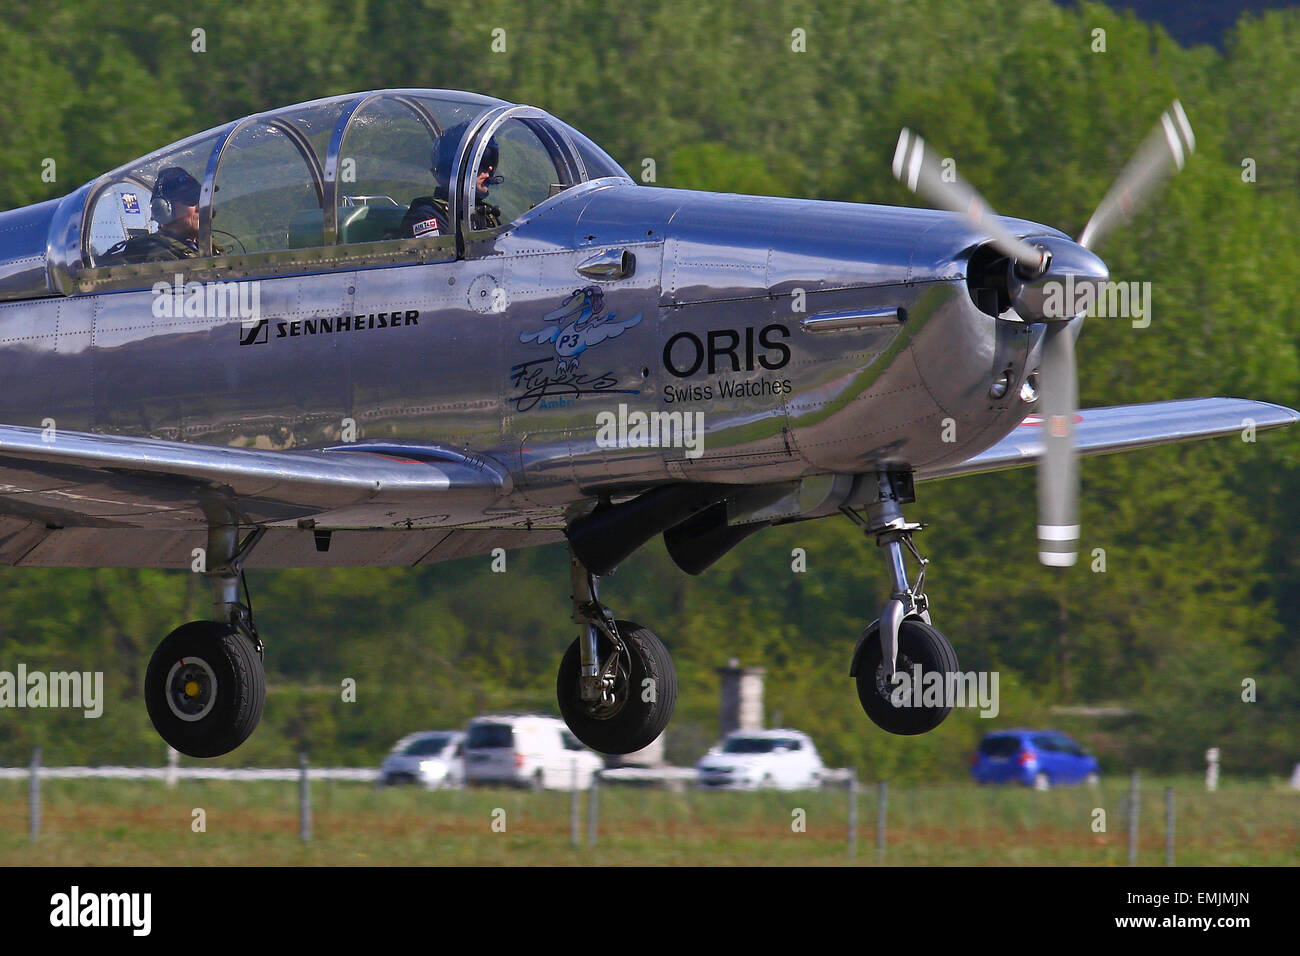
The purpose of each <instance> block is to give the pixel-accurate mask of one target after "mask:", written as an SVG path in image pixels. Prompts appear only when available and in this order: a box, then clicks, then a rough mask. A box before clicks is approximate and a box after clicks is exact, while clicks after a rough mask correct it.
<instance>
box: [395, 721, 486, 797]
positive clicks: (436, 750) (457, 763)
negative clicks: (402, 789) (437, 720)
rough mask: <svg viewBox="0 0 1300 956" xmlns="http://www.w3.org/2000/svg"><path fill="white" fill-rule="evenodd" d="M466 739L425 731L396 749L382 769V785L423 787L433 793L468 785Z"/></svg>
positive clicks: (454, 733) (455, 734) (458, 733)
mask: <svg viewBox="0 0 1300 956" xmlns="http://www.w3.org/2000/svg"><path fill="white" fill-rule="evenodd" d="M464 746H465V735H464V733H462V732H461V731H459V730H424V731H421V732H419V733H416V734H408V735H407V736H405V737H403V738H402V739H401V740H399V741H398V742H397V743H396V744H394V745H393V749H392V751H390V752H389V754H388V756H387V757H385V758H384V762H383V764H382V765H381V766H380V768H379V782H380V783H382V784H385V785H387V784H395V783H419V784H422V785H424V786H425V787H426V788H428V789H430V790H434V789H438V788H440V787H462V786H464V785H465V754H464Z"/></svg>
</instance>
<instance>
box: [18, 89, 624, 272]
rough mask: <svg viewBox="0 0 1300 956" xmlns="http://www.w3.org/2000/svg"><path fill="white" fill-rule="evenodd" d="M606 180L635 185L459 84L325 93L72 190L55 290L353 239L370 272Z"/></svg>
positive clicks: (532, 120)
mask: <svg viewBox="0 0 1300 956" xmlns="http://www.w3.org/2000/svg"><path fill="white" fill-rule="evenodd" d="M471 170H473V173H472V174H471V173H470V171H471ZM605 177H618V178H620V179H624V180H626V179H627V178H628V177H627V174H626V173H625V172H624V171H623V170H622V169H621V168H620V167H619V166H618V164H617V163H615V162H614V161H613V160H612V159H611V158H610V157H609V156H608V155H607V154H606V153H605V152H604V151H603V150H601V149H600V147H598V146H597V145H596V144H595V143H593V142H591V141H590V140H589V139H587V138H586V137H585V136H583V135H582V134H581V133H579V132H578V131H577V130H574V129H573V128H572V127H570V126H568V125H567V124H565V123H563V122H561V121H560V120H557V119H556V118H555V117H552V116H550V115H549V114H547V113H544V112H543V111H541V110H538V109H535V108H533V107H529V106H516V105H512V104H509V103H505V102H503V101H501V100H496V99H492V98H490V97H486V96H479V95H477V94H473V93H462V92H455V91H447V90H380V91H375V92H368V93H354V94H348V95H344V96H336V97H331V98H329V99H323V100H316V101H313V102H310V103H302V104H298V105H294V106H288V107H284V108H282V109H277V110H272V111H271V112H267V113H260V114H257V115H254V116H249V117H246V118H244V119H241V120H237V121H235V122H232V123H228V124H226V125H225V126H222V127H219V128H217V129H213V130H208V131H207V132H204V133H199V134H197V135H195V136H191V137H189V138H188V139H185V140H181V141H180V142H178V143H173V144H172V145H170V146H167V147H165V148H163V149H160V150H158V151H156V152H154V153H151V154H149V155H148V156H145V157H143V158H142V159H139V160H136V161H135V162H132V163H128V164H126V165H125V166H122V167H120V168H119V169H116V170H113V171H112V172H110V173H107V174H105V175H103V176H101V177H99V178H98V179H96V180H95V181H94V182H92V183H89V184H87V185H86V186H84V187H82V189H80V190H78V192H77V193H74V194H73V195H71V196H69V197H67V198H66V199H65V200H63V202H62V203H61V204H60V205H59V206H58V209H57V212H54V213H53V215H52V216H51V219H52V221H51V225H50V230H49V240H50V242H49V249H50V251H51V260H52V261H51V262H50V263H49V267H50V268H49V272H50V276H49V278H50V283H49V291H51V292H52V291H62V292H64V293H73V292H77V291H93V290H97V289H100V288H113V287H118V288H120V287H123V286H124V285H130V284H131V281H132V280H140V279H146V278H149V277H150V276H152V274H153V273H154V272H159V271H160V270H159V268H158V266H157V263H158V262H163V261H171V260H175V259H178V258H184V259H187V260H192V261H190V262H189V263H188V266H187V270H188V271H192V272H195V273H196V275H197V277H202V275H203V274H205V273H211V274H212V275H214V276H215V275H219V274H221V273H222V272H223V271H227V272H228V271H229V270H231V269H245V268H247V269H255V270H258V271H263V272H268V271H269V272H270V273H271V274H274V273H275V272H276V271H282V272H287V271H301V269H302V268H303V267H304V266H311V265H312V264H313V263H315V264H318V265H319V264H322V263H327V262H337V260H338V259H339V258H340V252H341V250H340V248H339V247H341V246H347V247H348V249H347V250H346V252H345V253H344V255H346V257H347V259H348V261H349V264H353V263H354V260H355V263H356V264H358V265H367V264H375V265H381V264H385V263H391V262H412V261H427V260H437V259H439V258H453V257H454V256H455V255H456V249H457V236H458V235H459V236H460V237H461V238H462V239H466V238H473V237H475V236H479V235H491V234H492V233H494V232H497V231H504V230H506V229H508V228H509V226H510V224H511V223H514V222H515V221H516V220H518V219H519V218H520V217H521V216H524V215H525V214H526V213H528V211H529V210H531V209H533V208H534V207H535V206H538V205H540V204H541V203H543V202H545V201H546V200H547V199H548V198H550V197H551V196H554V195H556V194H558V193H560V192H563V191H564V190H566V189H569V188H571V187H572V186H575V185H577V184H579V183H583V182H587V181H590V180H594V179H601V178H605ZM196 193H197V203H195V194H196ZM430 209H432V210H433V212H432V213H430ZM5 215H9V214H5ZM42 251H43V250H42ZM150 281H152V279H150ZM0 291H3V290H0ZM28 294H38V295H39V294H48V292H45V293H42V292H34V291H33V292H31V293H28Z"/></svg>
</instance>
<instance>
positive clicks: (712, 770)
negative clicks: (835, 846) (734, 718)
mask: <svg viewBox="0 0 1300 956" xmlns="http://www.w3.org/2000/svg"><path fill="white" fill-rule="evenodd" d="M695 768H696V770H697V771H698V774H699V776H698V778H697V779H698V782H699V785H700V786H701V787H709V788H713V789H724V788H725V789H730V790H758V789H763V788H772V789H778V790H807V789H811V788H814V787H819V786H821V781H822V775H823V773H824V772H825V770H826V767H825V765H824V764H823V763H822V758H821V756H820V755H819V754H818V753H817V748H816V747H815V746H813V742H812V740H811V739H810V738H809V737H808V735H807V734H805V733H802V732H801V731H798V730H784V729H783V730H737V731H734V732H732V733H730V734H728V735H727V736H726V737H724V738H722V742H721V743H719V744H718V745H717V746H716V747H714V748H713V749H712V750H710V751H709V752H708V753H707V754H705V755H704V756H703V757H701V758H700V761H699V763H697V764H696V765H695Z"/></svg>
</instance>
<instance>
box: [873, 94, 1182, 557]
mask: <svg viewBox="0 0 1300 956" xmlns="http://www.w3.org/2000/svg"><path fill="white" fill-rule="evenodd" d="M1195 146H1196V138H1195V136H1194V135H1193V134H1192V127H1191V124H1190V123H1188V121H1187V114H1186V113H1184V112H1183V107H1182V104H1180V103H1179V102H1178V101H1177V100H1175V101H1174V102H1173V105H1172V106H1170V107H1169V109H1167V110H1165V112H1164V113H1163V114H1162V115H1161V117H1160V122H1159V123H1158V124H1156V127H1155V129H1153V130H1152V131H1151V133H1150V134H1149V135H1148V136H1147V138H1146V139H1145V140H1144V141H1143V143H1142V145H1141V146H1139V147H1138V150H1137V152H1136V153H1135V154H1134V156H1133V158H1132V159H1131V160H1129V163H1128V165H1127V166H1125V167H1124V169H1123V170H1122V171H1121V172H1120V174H1119V176H1117V177H1116V179H1115V182H1114V183H1113V184H1112V185H1111V187H1110V189H1109V190H1108V191H1107V193H1106V195H1105V196H1104V197H1103V198H1102V200H1101V203H1100V204H1099V205H1098V206H1097V209H1096V210H1095V211H1094V212H1093V214H1092V218H1091V219H1089V220H1088V224H1087V225H1086V226H1085V227H1084V229H1083V232H1082V233H1081V234H1080V236H1079V241H1078V242H1077V243H1073V242H1069V241H1068V240H1063V239H1059V238H1054V237H1048V238H1043V239H1038V240H1035V241H1034V242H1033V243H1029V242H1026V241H1025V240H1024V239H1020V238H1018V237H1016V236H1014V235H1012V233H1011V232H1010V230H1008V229H1007V228H1006V226H1004V225H1003V224H1002V222H1001V221H1000V220H999V219H998V216H997V214H996V213H995V212H994V211H993V209H992V208H991V207H990V206H989V204H988V203H986V202H985V201H984V199H983V198H982V197H981V196H980V194H979V193H977V192H976V191H975V190H974V189H973V188H972V187H971V186H970V185H969V184H968V183H966V182H965V181H964V180H962V179H961V177H960V176H958V175H957V173H956V170H955V169H952V168H947V169H945V168H944V167H943V165H942V164H941V161H940V159H939V157H937V156H936V155H935V153H934V151H933V150H931V149H929V148H928V147H927V146H926V145H925V141H924V140H923V139H921V137H919V136H917V135H916V134H915V133H913V132H912V131H911V130H909V129H906V128H904V129H903V131H902V132H901V133H900V134H899V137H898V147H897V149H896V150H895V151H894V164H893V170H894V176H895V177H896V178H897V179H898V180H899V182H901V183H903V185H905V186H906V187H907V188H908V189H910V190H912V192H914V193H916V194H918V195H919V196H921V197H922V198H924V199H926V200H928V201H929V202H931V203H934V205H936V206H939V207H941V208H943V209H947V210H950V211H952V212H956V213H960V214H962V215H964V216H965V217H966V218H967V219H969V220H970V221H971V223H972V224H973V225H975V227H976V228H978V229H980V230H981V231H983V232H984V233H986V234H987V235H988V236H989V237H990V239H989V241H990V243H991V244H992V245H993V246H994V247H996V248H997V249H998V251H999V252H1001V253H1002V254H1003V255H1005V256H1007V257H1008V258H1009V259H1010V260H1011V262H1010V264H1009V266H1008V270H1009V272H1008V276H1007V290H1008V292H1009V294H1010V296H1011V304H1012V306H1013V308H1015V310H1016V312H1017V314H1018V315H1019V316H1020V317H1021V319H1023V320H1024V321H1026V322H1044V323H1046V329H1045V331H1044V334H1043V352H1042V361H1041V364H1040V367H1039V383H1040V388H1039V410H1040V414H1041V416H1042V420H1043V456H1042V458H1041V459H1040V461H1039V465H1038V558H1039V560H1040V561H1041V562H1042V563H1043V564H1047V565H1054V566H1058V567H1068V566H1069V565H1072V564H1074V562H1075V560H1076V559H1077V556H1078V545H1079V466H1078V461H1077V454H1076V452H1075V445H1074V425H1075V419H1076V417H1077V409H1078V401H1079V398H1078V382H1077V380H1076V372H1075V362H1074V340H1075V337H1076V335H1077V332H1078V328H1079V323H1078V322H1077V321H1075V320H1076V319H1077V318H1078V317H1079V315H1081V313H1082V311H1083V310H1076V309H1074V308H1073V306H1072V305H1068V304H1067V305H1066V306H1065V307H1064V308H1061V306H1060V304H1061V303H1062V302H1063V301H1064V300H1065V298H1066V297H1068V294H1069V292H1070V291H1071V290H1079V289H1081V288H1082V287H1084V286H1086V285H1093V286H1095V291H1098V292H1099V291H1100V290H1101V286H1102V285H1103V284H1104V283H1105V282H1106V280H1107V279H1108V278H1109V274H1108V272H1107V270H1106V265H1105V263H1103V262H1102V261H1101V260H1100V259H1099V258H1097V256H1096V255H1094V254H1093V253H1092V250H1093V249H1094V248H1096V246H1097V244H1098V243H1099V242H1101V241H1102V240H1103V239H1104V238H1105V237H1106V236H1107V235H1109V234H1110V233H1111V232H1112V231H1113V230H1114V228H1115V227H1116V226H1118V225H1120V224H1121V223H1124V222H1127V221H1128V220H1129V219H1130V218H1131V217H1132V216H1133V214H1134V213H1135V212H1136V211H1137V210H1138V209H1139V208H1140V207H1141V206H1142V205H1143V204H1144V203H1145V202H1146V201H1147V200H1148V199H1150V198H1151V196H1152V195H1154V194H1155V192H1156V191H1157V190H1158V189H1159V187H1160V186H1161V185H1162V184H1163V182H1164V180H1165V179H1167V178H1168V177H1169V175H1170V174H1172V173H1174V172H1177V171H1178V170H1180V169H1182V168H1183V165H1184V164H1185V163H1186V161H1187V157H1188V156H1190V155H1191V153H1192V150H1193V149H1194V148H1195ZM1063 292H1064V293H1065V295H1062V293H1063ZM1075 301H1076V302H1077V299H1076V300H1075ZM1093 301H1096V300H1095V299H1094V300H1093ZM1057 312H1060V313H1062V314H1055V313H1057ZM1071 324H1073V325H1074V328H1073V329H1072V328H1071Z"/></svg>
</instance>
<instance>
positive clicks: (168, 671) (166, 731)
mask: <svg viewBox="0 0 1300 956" xmlns="http://www.w3.org/2000/svg"><path fill="white" fill-rule="evenodd" d="M262 533H263V531H262V529H259V530H256V531H254V532H252V533H251V534H249V535H248V537H246V538H245V539H244V540H243V542H242V543H241V542H240V541H239V529H238V528H236V527H234V526H233V525H224V526H217V527H212V528H209V529H208V548H207V555H206V560H207V570H206V571H205V572H204V576H205V577H206V578H207V579H208V581H209V582H210V583H211V585H212V592H213V609H214V611H215V614H214V617H215V620H212V621H191V622H189V623H188V624H182V625H181V626H180V627H178V628H176V630H174V631H172V632H171V633H170V634H168V635H167V636H166V637H165V638H163V641H162V643H161V644H159V645H158V649H157V650H155V651H154V653H153V657H152V658H150V660H149V667H148V670H147V671H146V672H145V678H144V701H145V706H146V707H147V708H148V710H149V719H150V720H151V721H153V725H154V728H155V729H156V730H157V731H158V733H159V734H160V735H161V736H162V738H163V740H165V741H167V743H168V744H170V745H171V746H172V747H174V748H175V749H176V750H179V751H180V752H181V753H183V754H187V755H188V756H191V757H219V756H221V755H222V754H225V753H229V752H230V751H232V750H234V749H235V748H236V747H238V746H239V745H240V744H242V743H243V742H244V741H245V740H247V739H248V737H249V735H250V734H252V732H253V730H254V728H256V727H257V723H258V721H259V720H261V718H262V706H263V704H264V703H265V701H266V674H265V672H264V671H263V669H262V642H261V640H260V639H259V638H258V636H257V628H256V627H255V626H254V624H253V612H252V609H251V608H250V607H249V606H248V604H246V603H242V602H240V600H239V590H240V585H241V584H242V583H243V577H244V575H243V563H244V559H245V558H246V557H247V556H248V553H249V552H250V551H251V550H252V549H253V546H254V545H255V544H257V542H258V540H259V539H260V538H261V536H262ZM247 594H248V588H247V585H245V586H244V595H245V597H247Z"/></svg>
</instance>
